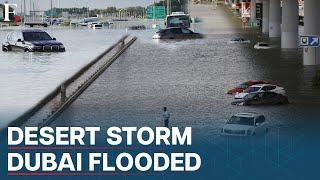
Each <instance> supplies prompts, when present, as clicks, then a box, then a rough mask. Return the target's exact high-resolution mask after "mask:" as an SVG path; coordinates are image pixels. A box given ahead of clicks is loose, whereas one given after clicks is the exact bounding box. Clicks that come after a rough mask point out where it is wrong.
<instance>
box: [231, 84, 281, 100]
mask: <svg viewBox="0 0 320 180" xmlns="http://www.w3.org/2000/svg"><path fill="white" fill-rule="evenodd" d="M262 91H271V92H275V93H278V94H282V95H286V91H285V89H284V88H283V87H280V86H277V85H273V84H257V85H253V86H250V87H248V88H247V89H246V90H244V91H243V92H242V93H237V94H236V95H235V96H234V98H235V99H242V98H243V97H245V96H246V95H248V94H249V93H253V92H262Z"/></svg>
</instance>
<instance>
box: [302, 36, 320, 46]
mask: <svg viewBox="0 0 320 180" xmlns="http://www.w3.org/2000/svg"><path fill="white" fill-rule="evenodd" d="M300 46H301V47H320V37H319V36H301V37H300Z"/></svg>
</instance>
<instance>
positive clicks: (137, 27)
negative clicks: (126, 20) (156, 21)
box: [128, 25, 147, 30]
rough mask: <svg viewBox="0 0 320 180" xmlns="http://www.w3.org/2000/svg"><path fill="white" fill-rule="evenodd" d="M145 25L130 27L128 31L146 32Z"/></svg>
mask: <svg viewBox="0 0 320 180" xmlns="http://www.w3.org/2000/svg"><path fill="white" fill-rule="evenodd" d="M146 29H147V28H146V26H145V25H136V26H130V27H128V30H146Z"/></svg>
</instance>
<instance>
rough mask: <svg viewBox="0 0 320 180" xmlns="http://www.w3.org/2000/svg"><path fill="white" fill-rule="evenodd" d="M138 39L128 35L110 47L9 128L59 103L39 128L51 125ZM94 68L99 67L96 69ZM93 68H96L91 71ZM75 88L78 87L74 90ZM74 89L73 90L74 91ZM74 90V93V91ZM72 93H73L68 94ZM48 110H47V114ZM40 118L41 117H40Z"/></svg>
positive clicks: (50, 110) (19, 124) (51, 109)
mask: <svg viewBox="0 0 320 180" xmlns="http://www.w3.org/2000/svg"><path fill="white" fill-rule="evenodd" d="M136 39H137V38H136V37H133V38H129V36H128V35H126V36H124V37H122V38H121V39H120V40H119V41H118V42H117V43H115V44H114V45H112V46H111V47H109V48H108V49H107V50H105V51H104V52H103V53H101V54H100V55H99V56H97V57H96V58H95V59H93V60H92V61H91V62H90V63H88V64H87V65H86V66H84V67H83V68H81V69H80V70H79V71H78V72H77V73H75V74H74V75H73V76H72V77H70V78H69V79H67V80H65V81H64V82H63V83H61V84H60V85H59V86H58V87H57V88H55V89H54V90H53V91H52V92H51V93H50V94H48V95H47V96H46V97H44V98H43V99H42V100H41V101H39V102H38V103H37V104H36V105H35V106H33V107H32V108H31V109H29V110H28V111H26V112H25V113H24V114H22V115H21V116H20V117H18V118H17V119H15V120H14V121H13V122H12V123H10V125H9V126H21V125H22V124H23V123H25V122H26V121H28V120H29V119H30V118H32V117H33V116H35V114H36V113H38V112H39V111H40V110H41V109H42V108H44V107H45V106H47V105H48V104H49V103H50V102H52V101H54V100H55V101H58V104H57V103H52V104H55V106H54V107H53V108H52V107H51V108H48V109H49V112H50V113H49V114H47V116H46V118H44V119H42V121H41V122H40V123H38V126H39V127H42V126H46V125H49V124H50V123H51V122H52V121H53V120H54V119H55V118H56V117H58V116H59V115H60V114H61V113H62V112H63V111H64V110H65V109H66V108H68V107H69V106H70V105H71V104H72V103H73V102H74V101H75V100H76V99H77V98H78V97H79V96H80V95H81V94H82V93H83V92H84V91H85V90H86V89H87V88H88V87H89V86H90V85H91V84H92V83H93V82H94V81H95V80H96V79H97V78H98V77H99V76H100V75H101V74H102V73H103V72H104V71H105V70H106V69H107V68H108V67H109V66H110V65H111V64H112V63H113V62H114V61H115V60H116V59H117V58H118V57H119V56H120V55H121V54H122V53H123V52H124V51H125V50H126V49H127V48H128V47H130V46H131V45H132V44H133V43H134V42H135V40H136ZM113 51H114V54H111V57H110V58H106V59H105V62H101V63H100V64H99V61H103V60H104V58H105V57H106V56H107V55H110V53H112V52H113ZM94 66H97V67H95V68H94ZM91 68H94V69H93V70H91ZM90 70H91V71H93V72H92V73H90V72H89V73H90V74H89V75H86V76H87V77H85V78H86V80H84V82H77V81H78V80H79V79H80V78H81V77H82V76H84V74H85V73H87V72H88V71H90ZM76 83H80V84H81V85H79V86H77V85H74V84H76ZM74 86H76V87H75V88H74ZM72 88H73V89H72ZM73 90H74V91H73ZM69 91H71V93H69V94H68V93H67V92H69ZM47 111H48V110H46V112H47ZM38 118H39V117H38Z"/></svg>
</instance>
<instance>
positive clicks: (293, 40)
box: [281, 0, 299, 48]
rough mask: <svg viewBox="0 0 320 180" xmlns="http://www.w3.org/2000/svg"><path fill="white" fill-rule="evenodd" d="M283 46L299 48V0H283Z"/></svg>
mask: <svg viewBox="0 0 320 180" xmlns="http://www.w3.org/2000/svg"><path fill="white" fill-rule="evenodd" d="M281 31H282V32H281V48H298V42H299V41H298V35H299V5H298V1H297V0H282V24H281Z"/></svg>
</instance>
